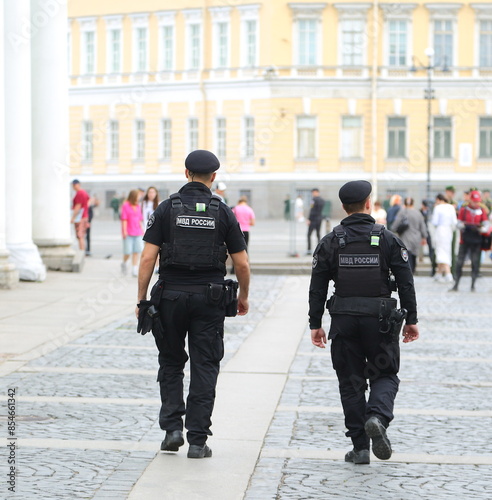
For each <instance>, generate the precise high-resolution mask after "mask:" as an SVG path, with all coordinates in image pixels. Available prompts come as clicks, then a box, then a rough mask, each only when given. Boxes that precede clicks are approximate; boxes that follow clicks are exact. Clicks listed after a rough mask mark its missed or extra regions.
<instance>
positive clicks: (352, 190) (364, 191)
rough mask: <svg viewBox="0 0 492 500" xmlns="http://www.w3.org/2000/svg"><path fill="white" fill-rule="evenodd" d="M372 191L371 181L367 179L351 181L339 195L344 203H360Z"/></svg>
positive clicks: (343, 187) (342, 188)
mask: <svg viewBox="0 0 492 500" xmlns="http://www.w3.org/2000/svg"><path fill="white" fill-rule="evenodd" d="M371 191H372V186H371V183H370V182H367V181H350V182H347V184H344V185H343V186H342V187H341V188H340V191H339V192H338V197H339V198H340V201H341V202H342V203H343V204H344V205H350V204H352V203H359V202H361V201H364V200H365V199H366V198H367V197H368V196H369V195H370V194H371Z"/></svg>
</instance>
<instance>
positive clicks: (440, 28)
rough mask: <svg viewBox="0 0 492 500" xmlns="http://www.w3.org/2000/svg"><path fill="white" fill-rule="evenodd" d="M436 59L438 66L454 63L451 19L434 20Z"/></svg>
mask: <svg viewBox="0 0 492 500" xmlns="http://www.w3.org/2000/svg"><path fill="white" fill-rule="evenodd" d="M434 61H435V65H436V66H450V65H452V64H453V22H452V21H451V20H446V19H437V20H435V21H434Z"/></svg>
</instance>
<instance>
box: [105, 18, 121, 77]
mask: <svg viewBox="0 0 492 500" xmlns="http://www.w3.org/2000/svg"><path fill="white" fill-rule="evenodd" d="M104 20H105V21H106V73H107V74H112V75H115V74H120V73H122V72H123V46H124V44H123V16H119V15H118V16H105V17H104ZM115 31H119V33H120V35H119V36H120V40H119V58H118V59H119V61H118V66H119V69H118V71H115V68H114V65H113V62H114V55H115V54H114V51H113V32H115Z"/></svg>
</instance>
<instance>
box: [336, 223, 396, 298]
mask: <svg viewBox="0 0 492 500" xmlns="http://www.w3.org/2000/svg"><path fill="white" fill-rule="evenodd" d="M383 231H384V226H383V225H382V224H374V225H373V226H372V228H371V230H370V232H368V233H367V234H365V235H362V236H352V237H351V236H347V233H346V232H345V229H344V228H343V226H342V225H339V226H336V227H335V228H334V229H333V232H334V233H335V236H336V239H337V241H338V248H337V249H336V251H335V257H336V263H337V268H338V272H337V276H336V278H335V280H334V281H335V294H336V295H338V296H340V297H390V296H391V291H390V287H389V268H388V264H387V262H386V259H385V257H384V255H383V253H382V252H381V246H380V243H381V236H382V234H383Z"/></svg>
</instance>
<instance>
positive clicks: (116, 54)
mask: <svg viewBox="0 0 492 500" xmlns="http://www.w3.org/2000/svg"><path fill="white" fill-rule="evenodd" d="M108 60H109V72H110V73H120V72H121V30H120V29H116V30H110V32H109V54H108Z"/></svg>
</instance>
